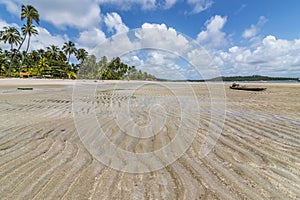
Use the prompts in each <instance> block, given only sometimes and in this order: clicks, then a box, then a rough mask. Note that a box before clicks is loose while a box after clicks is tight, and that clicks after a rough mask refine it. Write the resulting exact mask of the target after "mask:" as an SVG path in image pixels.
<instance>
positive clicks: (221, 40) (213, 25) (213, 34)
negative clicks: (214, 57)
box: [197, 15, 228, 48]
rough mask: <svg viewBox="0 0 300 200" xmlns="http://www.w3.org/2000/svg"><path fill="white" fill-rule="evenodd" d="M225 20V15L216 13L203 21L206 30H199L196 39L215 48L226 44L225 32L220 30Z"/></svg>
mask: <svg viewBox="0 0 300 200" xmlns="http://www.w3.org/2000/svg"><path fill="white" fill-rule="evenodd" d="M226 21H227V17H221V16H219V15H216V16H214V17H212V18H211V19H209V20H208V21H206V22H205V25H206V30H205V31H201V32H200V33H199V34H198V36H197V41H198V42H199V43H200V44H202V45H204V46H205V47H208V48H212V47H213V48H216V47H220V46H224V45H226V44H227V43H228V42H227V40H226V38H225V36H226V34H225V33H224V32H222V28H223V27H224V25H225V23H226Z"/></svg>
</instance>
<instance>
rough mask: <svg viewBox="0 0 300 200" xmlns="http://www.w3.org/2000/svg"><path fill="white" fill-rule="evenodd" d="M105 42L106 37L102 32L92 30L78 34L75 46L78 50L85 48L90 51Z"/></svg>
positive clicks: (95, 29)
mask: <svg viewBox="0 0 300 200" xmlns="http://www.w3.org/2000/svg"><path fill="white" fill-rule="evenodd" d="M105 40H106V36H105V34H104V32H103V31H101V30H100V29H97V28H92V29H89V30H86V31H82V32H80V34H79V38H78V39H77V40H76V45H77V47H78V48H85V49H86V50H87V51H91V50H92V49H93V48H94V47H96V46H97V45H99V44H101V43H103V42H105Z"/></svg>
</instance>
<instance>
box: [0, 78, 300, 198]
mask: <svg viewBox="0 0 300 200" xmlns="http://www.w3.org/2000/svg"><path fill="white" fill-rule="evenodd" d="M141 84H142V85H141ZM143 84H144V85H143ZM75 85H76V87H75V90H74V88H73V86H74V81H70V80H19V79H9V80H7V79H3V80H0V105H1V107H0V199H188V200H189V199H299V198H300V131H299V130H300V85H299V84H270V83H262V84H260V85H261V86H264V87H267V90H266V91H263V92H249V91H235V90H230V89H228V85H225V86H224V88H225V93H226V99H223V97H222V95H219V96H217V97H216V98H213V99H212V98H211V96H210V93H209V91H208V89H207V87H206V85H205V84H204V83H201V84H191V85H188V87H187V86H186V85H184V84H182V83H155V82H132V81H130V82H127V81H125V82H114V81H106V82H102V81H98V82H94V81H80V82H76V84H75ZM95 85H97V88H96V90H94V91H93V92H94V93H93V94H94V95H93V94H91V93H90V92H91V91H90V90H89V87H90V86H95ZM136 85H141V86H140V87H138V88H136V87H135V86H136ZM21 86H23V87H33V88H34V89H33V91H18V90H17V89H16V88H17V87H21ZM191 89H192V90H193V91H194V92H195V93H190V92H189V91H190V90H191ZM74 91H75V93H77V96H75V97H74V96H72V95H74ZM195 95H196V99H197V103H198V104H197V105H196V104H195V101H190V99H193V98H195ZM76 98H78V99H77V100H80V102H79V101H77V102H74V101H75V100H76ZM78 102H79V104H76V103H78ZM215 102H223V103H226V110H224V108H221V109H223V110H218V108H219V107H218V106H217V104H214V103H215ZM181 103H182V105H181ZM72 105H73V106H74V105H75V107H74V109H72ZM85 105H86V106H85ZM126 106H127V107H126ZM196 106H198V107H197V109H196ZM195 110H197V112H196V111H195ZM213 110H214V111H213ZM225 111H226V116H225V120H224V124H223V123H222V116H223V115H222V113H223V112H225ZM184 112H185V113H184ZM212 112H214V113H216V115H212ZM124 113H125V114H124ZM85 116H88V117H85ZM90 116H94V117H95V118H96V119H97V123H96V125H95V123H94V122H92V121H90V120H89V119H90V118H89V117H90ZM74 117H75V118H76V117H77V120H80V121H76V120H74ZM218 117H220V118H218ZM126 118H130V119H131V121H126ZM156 119H157V120H156ZM149 124H150V125H149ZM76 125H77V126H79V127H77V129H76ZM134 125H136V126H134ZM96 126H100V127H101V130H102V131H103V132H104V133H105V134H107V136H108V139H109V141H110V142H111V143H113V144H114V145H115V147H117V148H119V149H121V150H124V151H125V152H131V153H132V154H133V155H138V154H140V155H143V154H142V153H149V152H154V151H157V150H159V149H162V148H163V147H164V146H167V145H168V144H169V143H170V141H173V140H174V139H175V138H176V134H178V135H183V136H184V139H186V140H187V141H188V142H191V145H190V146H189V148H188V149H187V151H185V152H184V154H183V155H181V154H180V156H178V155H177V156H178V157H179V158H178V159H177V157H176V159H175V161H174V162H170V163H166V164H165V165H166V166H165V167H162V168H160V169H159V170H154V171H153V170H151V169H153V168H154V167H155V166H156V165H153V166H152V165H151V164H152V163H149V160H147V159H145V160H143V161H142V162H144V163H146V164H145V166H138V167H137V168H136V169H135V168H134V166H132V167H133V168H130V166H129V164H130V161H131V160H128V159H127V158H126V157H122V156H121V154H116V155H113V156H115V157H112V158H110V159H108V160H105V159H102V158H101V156H102V155H105V154H107V152H104V153H103V151H105V150H106V144H105V143H101V142H103V141H100V140H98V139H97V137H98V136H96V135H95V134H98V135H99V131H98V132H97V130H96V129H95V128H97V127H96ZM149 128H151V130H150V131H149ZM180 128H182V129H180ZM221 129H222V132H221V133H220V135H214V133H215V131H217V130H221ZM78 130H79V131H78ZM209 130H211V132H210V131H209ZM130 131H133V134H135V135H130ZM147 131H148V132H147ZM127 132H128V133H127ZM152 132H155V134H154V135H152V136H151V134H152ZM189 132H191V133H194V134H195V136H196V137H195V138H192V139H193V140H191V141H190V140H189V138H188V137H189V135H188V134H186V133H189ZM208 133H210V134H211V135H208ZM143 134H145V135H143ZM207 139H211V140H207ZM206 140H207V141H212V144H213V147H212V149H211V151H209V152H208V154H207V155H204V154H203V153H201V149H202V148H203V145H204V141H206ZM89 141H90V142H91V143H92V144H93V145H96V146H97V148H98V147H99V149H97V150H99V151H97V152H91V151H90V149H89V148H86V146H87V145H86V143H88V142H89ZM214 141H216V143H215V144H214ZM183 143H184V142H183ZM179 146H180V144H179ZM180 147H181V146H180ZM174 148H176V147H173V149H172V151H174V152H176V149H174ZM184 150H185V149H180V151H184ZM101 152H102V153H103V154H102V153H101ZM93 153H95V155H94V154H93ZM97 153H98V154H97ZM96 154H97V155H96ZM93 155H94V156H93ZM170 157H172V155H171V156H170ZM114 158H116V160H114ZM99 159H100V160H99ZM101 159H102V160H101ZM149 159H151V158H149ZM120 160H123V161H124V162H121V164H120V162H119V161H120ZM101 161H102V162H101ZM103 161H104V163H105V162H106V161H107V162H108V161H109V162H108V163H105V164H106V165H108V166H106V165H104V164H102V163H103ZM114 162H115V164H114ZM147 162H148V163H147ZM122 163H123V165H122ZM162 163H164V161H162ZM128 166H129V167H128ZM112 167H115V168H118V167H119V169H118V170H115V169H112ZM152 167H153V168H152ZM130 170H132V171H133V172H134V170H137V172H140V173H127V172H126V171H130ZM143 170H145V171H146V170H148V171H150V172H145V173H141V172H142V171H143Z"/></svg>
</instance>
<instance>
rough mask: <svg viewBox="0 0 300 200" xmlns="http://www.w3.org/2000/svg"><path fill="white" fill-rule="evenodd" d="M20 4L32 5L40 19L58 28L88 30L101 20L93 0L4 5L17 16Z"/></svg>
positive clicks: (32, 0)
mask: <svg viewBox="0 0 300 200" xmlns="http://www.w3.org/2000/svg"><path fill="white" fill-rule="evenodd" d="M2 1H3V0H2ZM5 2H7V1H5ZM0 3H1V2H0ZM21 4H25V5H26V4H30V5H33V6H34V7H35V8H36V9H37V10H38V11H39V14H40V18H41V19H43V20H45V21H48V22H50V23H52V24H53V25H55V26H56V27H59V28H65V27H75V28H80V29H83V28H89V27H92V26H94V25H96V24H98V23H99V22H100V20H101V15H100V7H99V5H98V3H96V2H95V0H63V1H62V0H43V1H35V0H23V1H22V2H20V1H18V0H11V1H10V3H6V4H5V5H6V6H7V9H8V10H9V11H10V12H11V13H13V14H15V15H18V16H19V15H20V6H21ZM10 7H12V8H15V7H16V8H18V9H17V10H15V9H10Z"/></svg>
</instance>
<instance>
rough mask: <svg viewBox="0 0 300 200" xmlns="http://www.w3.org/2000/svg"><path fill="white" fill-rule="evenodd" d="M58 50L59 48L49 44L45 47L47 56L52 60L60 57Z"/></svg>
mask: <svg viewBox="0 0 300 200" xmlns="http://www.w3.org/2000/svg"><path fill="white" fill-rule="evenodd" d="M59 51H60V49H59V48H58V47H57V46H55V45H50V46H48V47H47V52H46V54H47V57H48V58H49V59H52V60H59V59H60V54H59Z"/></svg>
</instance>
